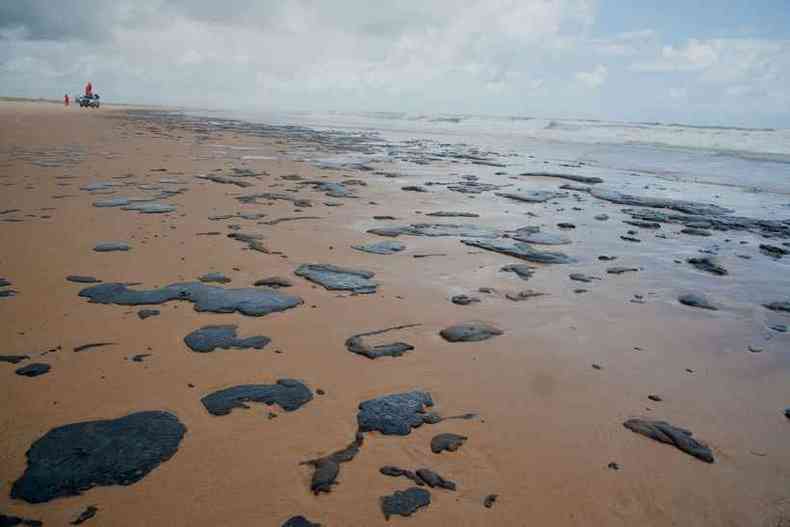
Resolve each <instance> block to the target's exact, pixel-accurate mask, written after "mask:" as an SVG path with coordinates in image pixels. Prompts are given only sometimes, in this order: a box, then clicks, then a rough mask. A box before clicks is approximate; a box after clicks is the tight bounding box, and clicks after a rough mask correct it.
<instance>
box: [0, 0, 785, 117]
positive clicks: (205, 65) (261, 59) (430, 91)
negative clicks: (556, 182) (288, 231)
mask: <svg viewBox="0 0 790 527" xmlns="http://www.w3.org/2000/svg"><path fill="white" fill-rule="evenodd" d="M70 1H71V2H73V3H74V6H73V7H74V9H68V10H52V8H51V5H50V2H49V1H48V0H26V1H25V2H2V1H0V87H1V88H2V89H1V90H0V91H2V92H3V93H2V94H9V95H30V96H52V95H53V94H55V96H60V94H62V93H63V92H64V91H69V92H71V91H74V90H77V89H79V88H80V87H81V86H83V85H84V83H85V81H86V80H91V81H93V83H94V86H95V87H96V89H97V91H99V92H100V93H101V94H102V96H103V97H104V98H105V100H106V101H108V102H109V101H113V100H115V101H129V102H151V103H163V104H178V105H192V106H203V107H210V106H225V105H228V104H233V105H235V106H236V107H238V108H252V107H254V108H256V109H257V108H261V109H278V110H280V109H306V110H341V111H343V110H351V111H360V110H361V111H365V110H373V111H404V112H420V113H424V112H433V111H436V112H457V113H504V114H511V115H513V114H516V115H536V116H542V117H562V116H567V117H573V116H577V115H585V116H589V117H596V118H607V117H614V118H618V119H631V120H661V119H662V112H675V115H680V116H681V117H680V118H681V119H682V115H688V116H689V117H690V118H691V117H693V118H694V119H699V120H709V119H711V120H712V119H715V120H717V121H720V119H721V118H722V116H725V115H733V116H736V114H737V116H736V117H737V118H738V119H749V120H750V121H749V122H751V120H752V119H758V118H759V117H757V114H758V113H760V114H761V115H771V116H775V115H780V116H782V117H781V118H782V119H784V120H786V121H787V122H788V125H790V90H788V86H790V44H789V43H788V41H782V40H768V39H746V38H725V39H699V38H697V39H694V38H688V39H686V40H683V41H681V42H680V43H673V44H672V45H665V43H666V41H665V40H664V39H663V37H662V35H661V34H659V33H658V32H657V31H655V30H653V29H650V28H640V27H637V28H635V30H633V31H627V32H622V33H616V34H611V35H606V34H602V35H596V36H595V37H594V38H593V37H591V36H590V35H591V33H592V31H593V30H594V29H599V28H601V27H605V26H606V21H603V22H604V23H603V24H600V23H598V22H600V21H597V20H596V17H597V16H599V10H598V5H597V3H598V0H433V1H431V2H424V1H419V0H402V1H399V2H392V3H390V4H386V5H383V4H381V3H379V2H370V1H369V0H344V1H343V2H315V1H312V0H291V1H289V2H281V1H279V0H234V1H233V8H232V9H229V8H228V6H227V5H226V4H227V3H222V2H216V0H115V1H113V2H107V0H70ZM61 18H62V19H63V20H60V19H61ZM708 29H709V28H708ZM688 36H689V37H693V36H694V35H688ZM613 79H617V82H613ZM569 80H570V81H571V82H569ZM604 85H605V86H606V90H605V91H600V92H597V93H593V92H592V90H593V89H596V88H597V89H600V88H601V87H602V86H604ZM681 90H682V91H681ZM588 94H589V96H587V95H588ZM647 101H649V103H648V102H647ZM736 117H733V118H736ZM676 119H677V117H676ZM771 119H773V117H771ZM755 124H756V123H755Z"/></svg>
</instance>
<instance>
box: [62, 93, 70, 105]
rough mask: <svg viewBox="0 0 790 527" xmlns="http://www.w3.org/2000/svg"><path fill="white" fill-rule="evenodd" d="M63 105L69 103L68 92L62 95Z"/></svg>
mask: <svg viewBox="0 0 790 527" xmlns="http://www.w3.org/2000/svg"><path fill="white" fill-rule="evenodd" d="M63 105H64V106H68V105H69V94H68V93H67V94H66V95H64V96H63Z"/></svg>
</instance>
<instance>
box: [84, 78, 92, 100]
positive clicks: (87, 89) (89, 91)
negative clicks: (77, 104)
mask: <svg viewBox="0 0 790 527" xmlns="http://www.w3.org/2000/svg"><path fill="white" fill-rule="evenodd" d="M85 97H89V98H90V97H93V84H91V82H90V81H88V84H86V85H85Z"/></svg>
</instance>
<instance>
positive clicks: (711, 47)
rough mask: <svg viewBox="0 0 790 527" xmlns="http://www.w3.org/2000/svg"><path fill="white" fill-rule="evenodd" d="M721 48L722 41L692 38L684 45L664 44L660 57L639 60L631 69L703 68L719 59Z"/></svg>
mask: <svg viewBox="0 0 790 527" xmlns="http://www.w3.org/2000/svg"><path fill="white" fill-rule="evenodd" d="M720 50H721V41H717V40H711V41H700V40H697V39H694V38H692V39H690V40H689V41H688V42H687V43H686V45H685V46H684V47H680V48H676V47H674V46H664V47H663V48H662V49H661V55H660V57H658V58H656V59H654V60H651V61H648V62H637V63H635V64H634V65H633V66H632V68H631V69H632V70H633V71H643V72H667V71H698V70H703V69H705V68H708V67H710V66H712V65H713V64H715V63H716V62H717V61H718V59H719V52H720Z"/></svg>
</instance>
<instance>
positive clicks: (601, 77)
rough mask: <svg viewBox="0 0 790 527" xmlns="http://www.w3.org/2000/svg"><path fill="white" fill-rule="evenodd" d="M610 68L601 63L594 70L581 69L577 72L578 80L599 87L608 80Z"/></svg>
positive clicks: (591, 86) (592, 86)
mask: <svg viewBox="0 0 790 527" xmlns="http://www.w3.org/2000/svg"><path fill="white" fill-rule="evenodd" d="M608 74H609V70H608V69H607V68H606V66H604V65H602V64H599V65H597V66H596V67H595V68H594V69H593V70H592V71H580V72H578V73H577V74H576V80H578V81H579V82H582V83H584V84H586V85H587V86H589V87H590V88H598V87H600V86H601V85H603V83H604V82H606V77H607V76H608Z"/></svg>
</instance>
